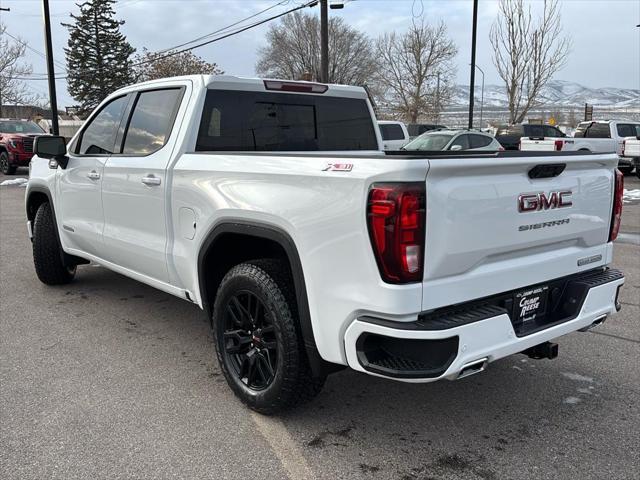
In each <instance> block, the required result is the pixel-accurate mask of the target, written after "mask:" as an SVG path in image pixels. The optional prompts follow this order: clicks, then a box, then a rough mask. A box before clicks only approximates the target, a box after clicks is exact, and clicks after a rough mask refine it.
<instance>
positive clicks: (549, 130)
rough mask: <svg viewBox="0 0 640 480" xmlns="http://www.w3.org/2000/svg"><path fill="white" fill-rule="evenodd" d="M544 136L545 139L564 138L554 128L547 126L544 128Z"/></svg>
mask: <svg viewBox="0 0 640 480" xmlns="http://www.w3.org/2000/svg"><path fill="white" fill-rule="evenodd" d="M544 136H545V137H564V133H562V132H561V131H560V130H558V129H557V128H555V127H551V126H549V125H545V126H544Z"/></svg>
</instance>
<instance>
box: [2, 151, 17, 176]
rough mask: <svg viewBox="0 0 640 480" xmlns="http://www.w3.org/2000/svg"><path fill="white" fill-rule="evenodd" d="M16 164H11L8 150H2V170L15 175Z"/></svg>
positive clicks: (6, 173)
mask: <svg viewBox="0 0 640 480" xmlns="http://www.w3.org/2000/svg"><path fill="white" fill-rule="evenodd" d="M16 168H17V167H16V166H15V165H11V164H9V155H8V154H7V152H0V172H2V173H4V174H5V175H13V174H14V173H16Z"/></svg>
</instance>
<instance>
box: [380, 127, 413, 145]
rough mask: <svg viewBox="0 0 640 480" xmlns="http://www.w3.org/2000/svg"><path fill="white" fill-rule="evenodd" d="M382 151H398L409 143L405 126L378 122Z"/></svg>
mask: <svg viewBox="0 0 640 480" xmlns="http://www.w3.org/2000/svg"><path fill="white" fill-rule="evenodd" d="M378 128H380V135H381V136H382V148H383V149H384V150H400V149H401V148H402V147H403V146H404V145H405V144H406V143H407V142H408V141H409V132H408V131H407V126H406V125H405V124H404V123H402V122H395V121H392V120H378Z"/></svg>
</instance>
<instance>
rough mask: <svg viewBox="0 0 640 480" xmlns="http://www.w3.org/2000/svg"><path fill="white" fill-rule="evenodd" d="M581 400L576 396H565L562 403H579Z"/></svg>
mask: <svg viewBox="0 0 640 480" xmlns="http://www.w3.org/2000/svg"><path fill="white" fill-rule="evenodd" d="M581 401H582V400H580V399H579V398H578V397H567V398H565V399H564V400H563V401H562V403H568V404H569V405H575V404H576V403H580V402H581Z"/></svg>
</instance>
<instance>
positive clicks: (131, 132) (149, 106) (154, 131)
mask: <svg viewBox="0 0 640 480" xmlns="http://www.w3.org/2000/svg"><path fill="white" fill-rule="evenodd" d="M181 98H182V90H181V89H180V88H170V89H162V90H150V91H147V92H141V93H140V95H139V96H138V99H137V101H136V104H135V107H134V109H133V114H132V116H131V120H130V122H129V127H128V128H127V132H126V134H125V139H124V147H123V150H122V153H123V154H125V155H149V154H151V153H153V152H156V151H158V150H160V149H161V148H162V147H163V146H164V144H165V143H166V142H167V140H168V138H169V134H170V133H171V128H172V127H173V122H174V119H175V115H176V112H177V110H178V107H179V106H180V99H181Z"/></svg>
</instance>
